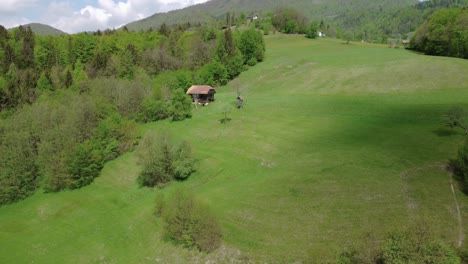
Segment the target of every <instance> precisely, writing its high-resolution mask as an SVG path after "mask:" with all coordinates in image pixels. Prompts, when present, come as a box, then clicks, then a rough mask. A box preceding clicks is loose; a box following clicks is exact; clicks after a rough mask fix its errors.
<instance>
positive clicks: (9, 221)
mask: <svg viewBox="0 0 468 264" xmlns="http://www.w3.org/2000/svg"><path fill="white" fill-rule="evenodd" d="M467 72H468V61H466V60H459V59H453V58H441V57H428V56H422V55H418V54H415V53H411V52H408V51H406V50H403V49H390V48H387V47H386V46H384V45H382V46H379V45H370V44H361V43H352V44H351V45H345V44H342V43H341V42H340V41H336V40H329V39H320V40H307V39H305V38H303V37H300V36H283V35H277V36H270V37H268V38H267V58H266V60H265V62H263V63H261V64H259V65H257V66H255V67H253V68H251V69H250V70H249V71H247V72H245V73H243V74H242V75H241V77H240V78H239V83H240V85H241V87H242V88H241V90H242V95H243V96H244V97H245V109H244V110H237V109H236V110H234V111H233V112H232V113H231V114H230V118H232V121H231V122H230V123H228V124H226V125H223V124H220V123H219V122H218V120H219V119H221V118H222V114H221V110H220V106H221V105H222V104H223V103H226V102H227V103H233V104H234V103H235V98H236V93H235V89H234V88H233V87H231V86H230V85H228V86H226V87H221V88H219V89H218V93H217V95H216V98H217V102H216V103H214V104H211V105H209V106H207V107H199V108H198V109H195V110H194V116H193V118H192V119H190V120H187V121H183V122H170V121H163V122H156V123H152V124H147V125H145V126H143V127H142V129H144V130H148V131H158V130H161V129H165V130H169V131H171V132H172V134H173V136H174V137H175V138H176V139H188V140H190V141H191V142H192V144H193V146H194V151H195V156H196V157H197V159H198V160H199V165H198V171H197V173H196V174H194V175H193V176H192V177H191V178H190V179H189V180H188V181H186V182H183V183H174V184H173V185H171V186H169V187H167V188H166V189H164V190H162V192H169V191H170V190H171V189H172V188H173V187H174V186H175V185H185V186H189V187H190V188H193V189H194V190H195V193H196V195H197V196H198V197H199V198H201V199H203V200H205V201H206V202H207V203H208V204H209V205H210V206H211V207H212V208H213V209H214V211H215V213H216V214H217V216H218V217H219V218H220V220H221V223H222V226H223V230H224V241H225V243H226V244H227V245H228V246H230V247H234V248H238V249H240V250H241V251H242V252H243V253H245V254H247V255H248V256H249V257H250V258H251V259H252V260H254V261H262V262H265V261H266V262H286V263H289V262H294V261H306V262H307V261H308V262H327V261H329V262H333V261H334V260H335V258H336V255H337V254H338V253H339V252H340V251H341V250H343V249H344V248H346V247H350V246H353V245H361V244H362V241H364V240H367V241H368V242H367V243H369V244H372V245H379V243H381V241H382V239H384V238H385V237H386V236H387V235H388V233H389V232H391V231H395V230H398V229H403V228H405V227H406V226H408V225H410V224H411V223H412V222H413V221H416V220H417V219H420V218H421V217H425V218H428V220H427V222H428V223H430V225H431V229H432V230H433V232H434V234H436V235H437V236H440V238H441V239H443V240H445V241H446V242H448V243H455V242H456V240H457V238H458V237H457V219H456V215H455V214H454V211H453V210H454V203H453V200H452V197H451V192H450V187H449V185H448V173H447V172H445V171H443V170H441V169H440V168H438V167H437V166H436V167H434V166H435V165H437V164H440V163H444V162H446V161H447V160H448V159H449V158H451V157H453V156H454V155H455V153H456V150H457V148H458V146H459V145H460V143H461V142H462V140H463V135H461V134H459V133H450V131H447V130H446V129H445V128H443V127H442V125H441V122H440V118H441V116H442V115H443V113H444V112H445V111H446V110H447V109H448V108H449V106H451V105H453V104H465V105H466V106H468V104H467V102H468V75H467V74H466V73H467ZM138 171H139V168H138V166H137V165H136V159H135V156H134V155H133V154H132V153H130V154H126V155H124V156H122V157H120V158H118V159H117V160H115V161H112V162H110V163H109V164H107V165H106V167H105V168H104V171H103V173H102V175H101V176H100V177H99V178H98V179H97V180H96V182H95V183H93V184H92V185H91V186H88V187H85V188H83V189H81V190H78V191H73V192H63V193H58V194H41V193H38V194H36V195H34V196H33V197H31V198H29V199H27V200H25V201H22V202H19V203H17V204H14V205H9V206H4V207H2V208H0V262H2V263H29V262H35V263H51V262H56V263H154V262H155V261H156V260H159V261H160V262H163V263H182V262H186V261H193V256H194V253H192V252H189V251H187V250H184V249H181V248H179V247H176V246H174V245H172V244H170V243H168V242H165V241H163V240H162V239H161V234H162V233H161V230H162V227H161V223H160V222H159V220H158V219H157V218H155V217H154V216H153V215H152V211H153V206H154V194H155V192H157V191H161V190H150V189H139V188H138V187H137V186H136V183H135V178H136V176H137V174H138ZM457 195H458V198H459V200H460V203H461V206H462V208H461V209H462V214H463V217H464V219H468V207H467V205H468V199H467V197H466V196H465V195H463V194H462V193H461V192H460V191H458V190H457ZM465 224H467V225H468V223H465ZM465 230H468V227H467V228H465ZM465 235H466V236H468V232H467V231H465ZM195 255H196V254H195Z"/></svg>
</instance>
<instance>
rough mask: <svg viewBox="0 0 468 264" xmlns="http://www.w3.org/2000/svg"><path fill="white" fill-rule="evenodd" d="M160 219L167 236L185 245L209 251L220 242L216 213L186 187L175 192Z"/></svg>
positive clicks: (220, 234)
mask: <svg viewBox="0 0 468 264" xmlns="http://www.w3.org/2000/svg"><path fill="white" fill-rule="evenodd" d="M162 219H163V220H164V223H165V233H166V236H167V237H168V238H169V239H171V240H173V241H175V242H176V243H178V244H181V245H182V246H184V247H187V248H196V249H198V250H201V251H205V252H210V251H213V250H215V249H216V248H217V247H219V245H220V244H221V238H222V232H221V227H220V226H219V224H218V220H217V219H216V217H215V215H214V214H213V213H212V212H211V211H210V209H209V207H208V206H207V205H206V204H204V203H203V202H201V201H200V200H198V199H196V198H195V196H194V195H193V193H191V192H190V191H188V190H184V189H181V188H180V189H176V190H175V191H174V193H173V194H172V195H171V197H169V199H168V201H167V202H166V205H165V206H164V208H163V210H162Z"/></svg>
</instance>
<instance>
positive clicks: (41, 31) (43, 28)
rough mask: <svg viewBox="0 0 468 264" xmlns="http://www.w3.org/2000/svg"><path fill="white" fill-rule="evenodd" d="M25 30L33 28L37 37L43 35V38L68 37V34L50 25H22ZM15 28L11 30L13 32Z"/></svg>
mask: <svg viewBox="0 0 468 264" xmlns="http://www.w3.org/2000/svg"><path fill="white" fill-rule="evenodd" d="M22 26H23V27H24V28H27V27H31V30H32V32H34V34H36V35H43V36H60V35H66V34H67V33H65V32H63V31H61V30H59V29H56V28H53V27H51V26H49V25H44V24H40V23H31V24H26V25H22ZM12 29H14V28H11V29H10V30H12Z"/></svg>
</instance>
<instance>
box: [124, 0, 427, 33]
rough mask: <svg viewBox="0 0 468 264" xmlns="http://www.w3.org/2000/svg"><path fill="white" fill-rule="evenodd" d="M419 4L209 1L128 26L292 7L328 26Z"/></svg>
mask: <svg viewBox="0 0 468 264" xmlns="http://www.w3.org/2000/svg"><path fill="white" fill-rule="evenodd" d="M416 3H418V1H417V0H397V1H384V0H378V1H376V0H373V1H369V0H354V1H352V2H351V1H347V0H328V1H323V0H312V1H311V0H294V1H280V0H256V1H248V0H234V1H233V0H211V1H208V2H206V3H203V4H199V5H195V6H191V7H188V8H185V9H181V10H175V11H171V12H168V13H161V14H154V15H153V16H150V17H148V18H145V19H142V20H139V21H135V22H132V23H130V24H128V25H127V28H128V29H130V30H142V29H143V30H146V29H149V28H150V27H153V28H159V26H160V25H161V24H162V23H166V24H169V25H172V24H178V23H185V22H191V23H193V22H206V21H209V19H212V18H215V19H219V18H223V17H224V16H225V15H226V13H227V12H231V13H232V12H234V13H236V14H237V15H239V14H240V13H242V12H244V13H245V14H246V15H250V14H252V13H256V14H260V15H261V14H266V13H268V12H272V11H273V10H274V9H275V8H277V7H292V8H295V9H297V10H300V11H301V12H303V13H304V14H305V15H306V16H308V17H309V18H310V19H311V20H321V19H325V20H326V21H328V22H331V21H332V20H333V19H335V18H338V19H340V17H342V16H344V15H345V14H349V13H352V14H354V13H355V12H356V15H358V16H360V15H362V14H367V15H369V14H373V13H375V12H378V11H379V10H381V9H382V8H383V9H387V8H392V7H398V6H410V5H413V4H416Z"/></svg>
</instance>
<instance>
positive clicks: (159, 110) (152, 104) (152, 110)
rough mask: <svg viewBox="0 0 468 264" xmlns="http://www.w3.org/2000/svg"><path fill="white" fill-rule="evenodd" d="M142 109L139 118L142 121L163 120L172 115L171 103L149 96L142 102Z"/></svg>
mask: <svg viewBox="0 0 468 264" xmlns="http://www.w3.org/2000/svg"><path fill="white" fill-rule="evenodd" d="M141 108H142V110H141V113H140V117H139V120H140V121H142V122H145V123H147V122H153V121H157V120H163V119H166V118H168V117H170V116H171V112H170V103H169V102H168V101H165V100H158V99H156V98H152V97H149V98H147V99H145V100H144V101H143V102H142V107H141Z"/></svg>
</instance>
